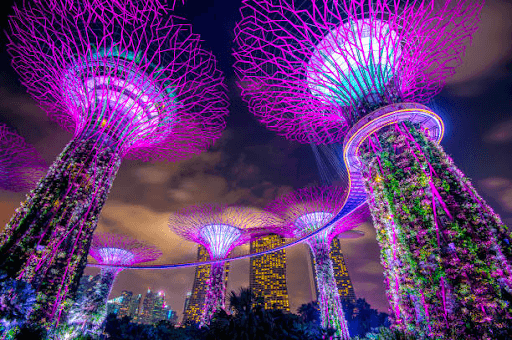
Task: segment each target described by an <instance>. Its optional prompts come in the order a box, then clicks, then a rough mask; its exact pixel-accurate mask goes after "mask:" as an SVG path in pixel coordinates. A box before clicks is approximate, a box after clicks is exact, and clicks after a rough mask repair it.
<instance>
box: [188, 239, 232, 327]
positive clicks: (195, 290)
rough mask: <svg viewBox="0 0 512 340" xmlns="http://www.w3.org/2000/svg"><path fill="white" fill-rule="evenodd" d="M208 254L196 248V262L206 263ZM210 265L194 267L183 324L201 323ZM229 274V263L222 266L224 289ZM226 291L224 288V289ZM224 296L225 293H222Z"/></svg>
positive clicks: (200, 246)
mask: <svg viewBox="0 0 512 340" xmlns="http://www.w3.org/2000/svg"><path fill="white" fill-rule="evenodd" d="M209 259H210V254H209V253H208V250H207V249H206V248H205V247H204V246H202V245H199V246H198V247H197V262H203V261H208V260H209ZM210 267H211V266H210V265H207V264H206V265H200V266H197V267H196V273H195V275H194V283H193V285H192V292H191V293H190V297H187V298H188V301H187V303H186V304H185V308H184V311H183V324H194V325H196V324H199V323H200V322H201V315H202V314H203V307H204V300H205V296H206V289H207V285H206V283H207V281H208V278H209V277H210V273H211V268H210ZM228 274H229V262H226V263H225V264H224V287H227V282H228ZM225 289H226V288H225ZM224 294H225V291H224Z"/></svg>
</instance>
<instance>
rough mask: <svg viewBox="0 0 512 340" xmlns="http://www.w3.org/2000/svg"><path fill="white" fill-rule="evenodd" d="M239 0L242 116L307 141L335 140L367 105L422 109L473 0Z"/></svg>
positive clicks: (458, 41)
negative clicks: (247, 112) (245, 108)
mask: <svg viewBox="0 0 512 340" xmlns="http://www.w3.org/2000/svg"><path fill="white" fill-rule="evenodd" d="M306 4H307V5H305V6H303V7H304V8H302V7H300V5H297V4H295V3H294V2H293V1H289V0H245V1H244V2H243V5H242V9H241V14H242V20H241V21H240V22H239V23H238V26H237V28H236V30H235V31H236V32H235V33H236V44H237V45H238V47H237V49H236V51H235V58H236V59H237V62H236V64H235V67H236V69H237V70H238V74H239V76H240V86H241V88H242V94H243V96H244V98H245V99H246V100H247V101H248V102H249V105H250V108H251V110H252V111H253V112H254V114H256V115H257V116H258V117H260V119H261V121H262V122H263V123H265V124H266V125H267V126H268V127H269V128H270V129H273V130H276V131H278V132H279V133H281V134H283V135H285V136H286V137H287V138H289V139H294V140H298V141H302V142H306V143H309V142H311V141H313V142H315V143H333V142H340V141H343V138H344V136H345V135H346V133H347V132H348V129H349V128H350V127H351V126H353V125H354V124H355V123H356V122H357V121H359V119H361V118H362V117H363V116H364V115H365V114H367V113H370V112H371V111H372V108H374V107H376V106H383V105H386V104H391V103H396V102H403V101H414V102H426V101H428V100H429V99H430V98H431V97H432V96H433V95H435V94H436V93H438V92H439V91H440V89H441V87H442V85H443V84H444V82H445V78H446V77H447V76H450V75H452V74H453V73H454V69H455V67H456V66H458V65H459V64H460V63H461V55H462V54H463V52H464V48H465V43H466V42H467V40H468V39H469V38H470V37H471V34H472V33H473V31H475V30H476V28H477V27H476V23H477V22H478V13H479V10H480V7H481V1H460V0H444V1H441V2H439V3H437V2H436V3H434V1H419V0H413V1H398V0H397V1H383V0H352V1H351V0H340V1H330V0H319V1H311V2H306Z"/></svg>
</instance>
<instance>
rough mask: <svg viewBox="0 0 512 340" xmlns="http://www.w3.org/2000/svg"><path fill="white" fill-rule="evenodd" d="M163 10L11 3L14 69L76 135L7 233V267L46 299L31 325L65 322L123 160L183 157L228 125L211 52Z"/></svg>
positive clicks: (147, 5)
mask: <svg viewBox="0 0 512 340" xmlns="http://www.w3.org/2000/svg"><path fill="white" fill-rule="evenodd" d="M157 5H158V6H161V5H159V3H158V1H147V2H146V1H138V0H116V1H99V0H84V1H59V0H49V1H41V2H39V1H36V0H34V1H25V2H23V5H22V7H18V6H14V14H13V15H12V16H11V17H10V19H9V23H10V26H11V29H10V35H9V38H10V43H9V46H8V49H9V51H10V53H11V55H12V56H13V65H14V67H15V68H16V70H17V71H18V73H19V75H20V79H21V81H22V83H23V84H24V85H25V86H26V87H27V88H28V91H29V93H30V94H31V95H32V97H33V98H34V99H35V100H36V101H38V102H39V103H40V104H41V106H42V107H43V109H44V110H46V111H47V113H48V114H49V116H50V117H51V118H53V119H54V120H55V121H57V122H58V123H59V125H61V127H63V128H64V129H66V130H67V131H70V132H72V133H73V139H72V140H71V142H70V143H69V144H68V145H67V146H66V147H65V148H64V151H63V152H62V153H61V154H60V155H59V157H58V158H57V160H56V161H55V163H54V164H53V165H52V166H51V168H50V170H49V172H48V173H47V175H46V176H45V177H44V178H43V179H42V180H41V181H40V182H39V184H38V185H37V187H36V188H35V189H34V190H33V191H32V192H31V193H30V194H29V196H28V198H27V200H26V201H25V202H24V203H22V206H21V207H20V208H19V209H18V210H17V211H16V213H15V215H14V217H13V218H12V219H11V221H10V222H9V224H8V225H7V228H6V231H5V233H4V234H3V235H2V236H1V237H0V268H1V269H4V270H5V271H6V272H7V273H8V275H10V276H11V277H16V278H18V279H22V280H25V281H27V282H29V283H31V284H32V285H33V287H34V288H35V289H36V291H37V292H38V301H37V303H36V306H35V308H34V311H33V312H32V316H31V318H32V319H33V320H34V322H42V323H45V324H46V325H48V327H50V325H51V324H52V323H58V320H59V315H60V314H61V311H62V309H63V308H64V307H65V306H66V304H65V303H64V302H65V298H66V297H72V295H73V293H74V292H75V290H76V287H77V284H78V281H79V278H80V276H81V274H82V272H83V269H84V267H85V265H86V261H87V253H88V251H89V246H90V242H91V237H92V234H93V231H94V229H95V228H96V225H97V220H98V216H99V214H100V211H101V209H102V207H103V205H104V203H105V200H106V198H107V194H108V192H109V191H110V188H111V186H112V183H113V181H114V178H115V175H116V173H117V171H118V169H119V165H120V163H121V159H122V158H124V157H128V158H132V159H141V160H157V159H167V160H171V161H174V160H177V159H181V158H183V157H186V156H188V155H189V154H194V153H198V152H200V151H202V150H204V149H205V148H207V147H208V146H209V145H210V144H211V143H212V142H213V140H215V138H217V137H218V136H219V134H220V132H221V130H222V128H223V127H224V120H223V117H224V116H225V115H226V114H227V105H228V101H227V97H226V94H225V87H224V85H223V83H222V82H223V77H222V75H221V73H220V71H218V70H216V63H215V59H214V57H213V56H212V55H211V54H210V53H208V52H205V51H204V50H202V49H201V48H200V39H199V36H197V35H196V34H193V33H192V30H191V26H190V25H189V24H187V23H185V22H184V20H183V19H181V18H178V17H175V16H171V15H167V14H161V13H160V12H157V11H155V8H156V7H158V6H157ZM162 13H163V12H162Z"/></svg>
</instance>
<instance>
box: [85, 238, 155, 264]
mask: <svg viewBox="0 0 512 340" xmlns="http://www.w3.org/2000/svg"><path fill="white" fill-rule="evenodd" d="M89 255H91V256H92V257H93V258H94V259H95V260H96V261H98V263H99V264H109V265H119V266H131V265H134V264H138V263H142V262H149V261H154V260H156V259H158V258H159V257H160V256H161V255H162V252H161V251H160V250H158V249H157V248H156V247H153V246H149V245H147V244H145V243H143V242H140V241H138V240H136V239H134V238H131V237H129V236H125V235H116V234H110V233H96V234H94V236H93V239H92V243H91V248H90V250H89Z"/></svg>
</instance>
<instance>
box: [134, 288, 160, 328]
mask: <svg viewBox="0 0 512 340" xmlns="http://www.w3.org/2000/svg"><path fill="white" fill-rule="evenodd" d="M156 297H157V293H156V292H152V291H151V290H150V289H148V291H147V293H146V296H145V297H144V300H143V301H142V308H141V310H140V313H139V320H138V322H139V323H142V324H145V325H149V324H152V323H153V309H154V307H155V300H156Z"/></svg>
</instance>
